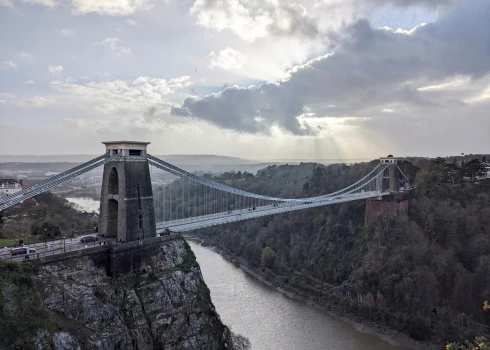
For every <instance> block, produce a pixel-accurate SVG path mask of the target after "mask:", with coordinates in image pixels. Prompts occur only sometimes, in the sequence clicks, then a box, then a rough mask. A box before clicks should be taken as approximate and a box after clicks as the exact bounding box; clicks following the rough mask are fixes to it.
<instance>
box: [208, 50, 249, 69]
mask: <svg viewBox="0 0 490 350" xmlns="http://www.w3.org/2000/svg"><path fill="white" fill-rule="evenodd" d="M207 58H208V59H209V68H211V69H213V68H221V69H224V70H240V69H242V68H243V66H244V65H245V55H244V54H243V53H242V52H240V51H238V50H235V49H232V48H231V47H227V48H226V49H223V50H221V51H218V52H214V51H212V52H211V53H210V54H209V55H208V56H207Z"/></svg>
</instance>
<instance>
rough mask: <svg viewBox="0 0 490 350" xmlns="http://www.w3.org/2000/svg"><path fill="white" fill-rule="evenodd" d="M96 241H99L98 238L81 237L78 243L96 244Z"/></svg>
mask: <svg viewBox="0 0 490 350" xmlns="http://www.w3.org/2000/svg"><path fill="white" fill-rule="evenodd" d="M98 240H99V237H94V236H83V237H82V238H80V243H88V242H96V241H98Z"/></svg>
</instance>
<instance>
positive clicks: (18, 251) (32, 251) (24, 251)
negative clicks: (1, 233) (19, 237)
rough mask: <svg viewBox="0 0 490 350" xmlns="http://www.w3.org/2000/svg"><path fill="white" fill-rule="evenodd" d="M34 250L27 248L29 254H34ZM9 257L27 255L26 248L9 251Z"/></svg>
mask: <svg viewBox="0 0 490 350" xmlns="http://www.w3.org/2000/svg"><path fill="white" fill-rule="evenodd" d="M35 252H36V249H34V248H29V254H31V253H35ZM10 254H11V255H21V254H27V247H20V248H13V249H12V250H10Z"/></svg>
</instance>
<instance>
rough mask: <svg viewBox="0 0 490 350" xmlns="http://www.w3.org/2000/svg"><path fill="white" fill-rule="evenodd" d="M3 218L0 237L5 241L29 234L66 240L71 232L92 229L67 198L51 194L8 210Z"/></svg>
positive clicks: (86, 219)
mask: <svg viewBox="0 0 490 350" xmlns="http://www.w3.org/2000/svg"><path fill="white" fill-rule="evenodd" d="M36 203H37V205H36ZM3 215H4V217H5V218H8V220H6V221H5V223H4V224H3V229H2V228H1V226H2V224H1V223H0V238H5V239H7V238H8V239H19V238H20V239H24V240H25V239H27V238H28V237H30V236H31V235H36V236H38V237H41V238H43V239H53V238H57V237H60V236H67V237H69V236H70V235H71V233H72V231H85V230H87V229H93V224H92V223H91V222H90V216H89V215H86V214H83V213H80V212H78V211H77V210H76V209H75V208H74V206H73V205H71V204H70V203H69V202H68V201H67V200H66V199H64V198H62V197H59V196H56V195H54V194H52V193H50V192H45V193H41V194H39V195H37V196H36V197H34V199H30V200H27V201H25V202H23V203H21V204H19V205H16V206H15V207H12V208H10V209H7V210H5V211H4V212H3ZM2 236H3V237H2Z"/></svg>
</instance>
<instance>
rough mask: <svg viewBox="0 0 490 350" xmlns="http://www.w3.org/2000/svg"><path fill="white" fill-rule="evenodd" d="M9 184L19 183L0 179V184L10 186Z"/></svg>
mask: <svg viewBox="0 0 490 350" xmlns="http://www.w3.org/2000/svg"><path fill="white" fill-rule="evenodd" d="M11 183H19V181H17V180H14V179H0V184H11Z"/></svg>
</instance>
